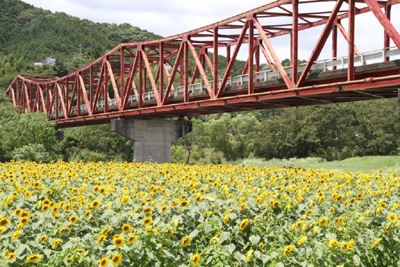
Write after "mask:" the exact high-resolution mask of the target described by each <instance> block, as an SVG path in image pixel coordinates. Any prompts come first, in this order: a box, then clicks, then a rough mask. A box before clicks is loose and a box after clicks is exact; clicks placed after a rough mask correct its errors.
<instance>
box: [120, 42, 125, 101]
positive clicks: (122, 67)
mask: <svg viewBox="0 0 400 267" xmlns="http://www.w3.org/2000/svg"><path fill="white" fill-rule="evenodd" d="M119 69H120V71H121V73H120V86H121V97H124V95H125V86H124V85H125V56H124V47H123V46H121V50H120V68H119Z"/></svg>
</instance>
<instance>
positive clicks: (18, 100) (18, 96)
mask: <svg viewBox="0 0 400 267" xmlns="http://www.w3.org/2000/svg"><path fill="white" fill-rule="evenodd" d="M19 86H20V84H19V79H18V78H17V90H16V92H17V96H16V100H17V104H18V105H20V104H21V102H20V95H19V94H20V89H19Z"/></svg>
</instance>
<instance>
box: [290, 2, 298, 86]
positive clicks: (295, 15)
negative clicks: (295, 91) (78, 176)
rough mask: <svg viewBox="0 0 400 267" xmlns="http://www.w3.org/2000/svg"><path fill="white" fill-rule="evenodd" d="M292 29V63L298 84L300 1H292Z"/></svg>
mask: <svg viewBox="0 0 400 267" xmlns="http://www.w3.org/2000/svg"><path fill="white" fill-rule="evenodd" d="M292 8H293V13H292V19H293V21H292V24H293V26H292V31H291V32H290V33H291V34H290V37H291V42H290V43H291V46H290V64H291V65H292V66H291V67H292V83H293V84H296V83H297V79H298V66H299V58H298V53H299V1H298V0H293V1H292Z"/></svg>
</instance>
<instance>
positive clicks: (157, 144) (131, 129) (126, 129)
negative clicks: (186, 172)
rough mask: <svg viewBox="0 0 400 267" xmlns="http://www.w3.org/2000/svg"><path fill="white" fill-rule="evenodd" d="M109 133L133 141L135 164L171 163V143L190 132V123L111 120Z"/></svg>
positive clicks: (184, 121) (181, 121) (182, 120)
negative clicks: (150, 162) (149, 162)
mask: <svg viewBox="0 0 400 267" xmlns="http://www.w3.org/2000/svg"><path fill="white" fill-rule="evenodd" d="M111 131H113V132H116V133H118V134H120V135H122V136H124V137H126V138H128V139H130V140H132V141H134V149H133V158H134V159H136V162H145V161H153V162H157V163H169V162H171V142H172V141H175V140H176V139H178V138H180V137H182V136H184V135H186V134H187V133H189V132H191V131H192V122H191V121H186V120H184V119H179V120H132V119H114V120H111Z"/></svg>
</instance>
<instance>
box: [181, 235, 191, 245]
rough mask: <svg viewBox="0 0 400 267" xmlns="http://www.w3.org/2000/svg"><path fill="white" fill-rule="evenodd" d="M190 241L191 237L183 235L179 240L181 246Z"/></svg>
mask: <svg viewBox="0 0 400 267" xmlns="http://www.w3.org/2000/svg"><path fill="white" fill-rule="evenodd" d="M190 242H192V238H191V237H190V236H185V237H184V238H182V240H181V245H182V247H187V246H188V245H189V244H190Z"/></svg>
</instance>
